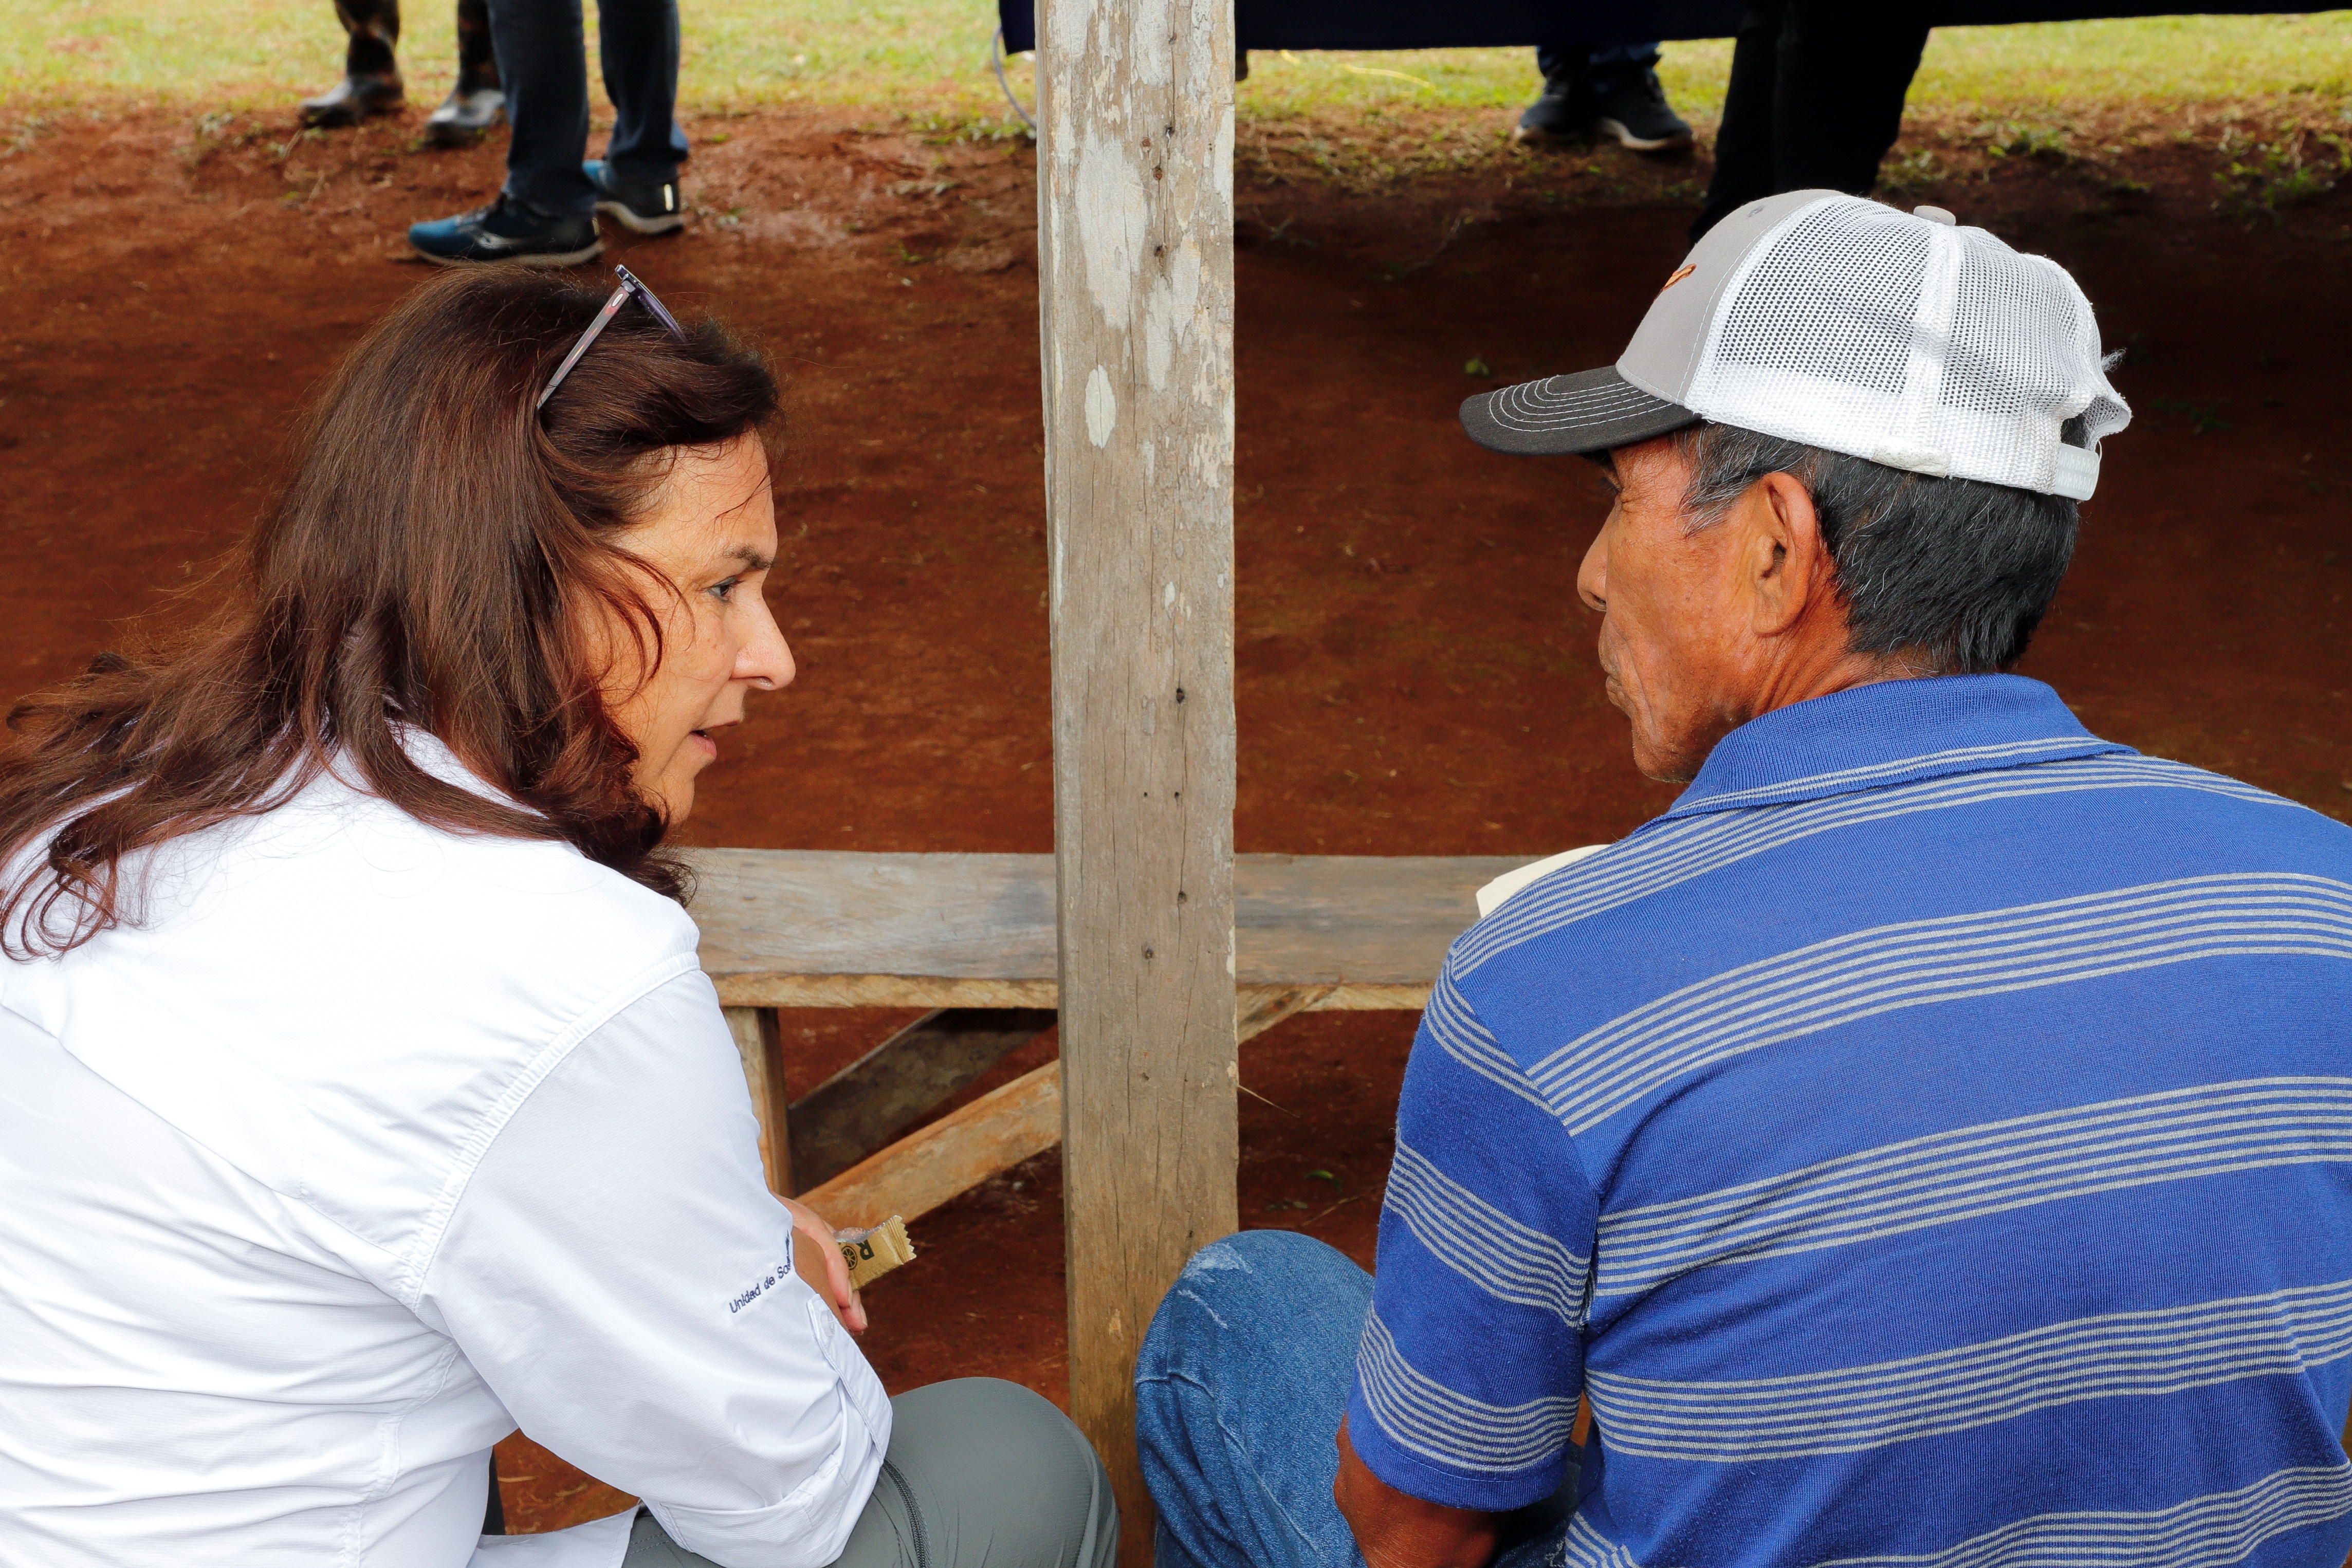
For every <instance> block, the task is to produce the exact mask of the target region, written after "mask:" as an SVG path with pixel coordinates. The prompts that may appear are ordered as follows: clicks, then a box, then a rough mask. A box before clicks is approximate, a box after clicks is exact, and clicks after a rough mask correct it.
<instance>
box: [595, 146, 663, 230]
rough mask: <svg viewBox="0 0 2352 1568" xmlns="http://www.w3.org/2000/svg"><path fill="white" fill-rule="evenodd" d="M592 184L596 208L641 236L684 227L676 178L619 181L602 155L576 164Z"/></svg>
mask: <svg viewBox="0 0 2352 1568" xmlns="http://www.w3.org/2000/svg"><path fill="white" fill-rule="evenodd" d="M580 167H581V169H582V170H583V171H584V172H586V173H587V176H588V183H590V184H592V185H593V186H595V187H596V210H597V211H598V212H600V213H602V214H604V215H605V216H606V217H608V218H610V219H612V220H613V221H614V223H616V224H619V225H621V226H622V227H623V228H625V229H633V230H635V232H636V233H638V234H641V235H666V234H667V233H669V232H670V231H671V230H672V229H681V228H684V227H685V226H686V204H685V203H683V202H681V201H679V200H678V196H677V180H676V179H674V178H673V179H668V180H663V181H660V182H658V183H649V184H644V185H629V184H623V183H621V181H620V179H619V177H618V176H616V175H615V174H614V172H613V166H612V165H611V164H610V163H607V162H604V160H603V159H602V158H591V159H589V160H588V162H585V163H583V164H581V165H580Z"/></svg>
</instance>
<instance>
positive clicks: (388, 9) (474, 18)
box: [335, 0, 499, 92]
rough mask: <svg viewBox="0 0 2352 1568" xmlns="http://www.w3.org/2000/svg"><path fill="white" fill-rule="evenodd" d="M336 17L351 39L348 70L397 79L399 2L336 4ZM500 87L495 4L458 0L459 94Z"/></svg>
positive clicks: (343, 1) (338, 0)
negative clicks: (492, 42)
mask: <svg viewBox="0 0 2352 1568" xmlns="http://www.w3.org/2000/svg"><path fill="white" fill-rule="evenodd" d="M335 18H336V20H338V21H340V22H341V23H342V25H343V32H344V34H345V35H346V36H347V37H349V38H350V40H351V43H350V46H349V47H348V48H347V49H346V50H345V52H344V57H343V69H344V72H345V73H346V74H347V75H351V76H355V77H373V76H397V75H399V74H400V66H399V63H398V61H397V59H396V57H395V56H394V48H395V47H396V46H397V45H398V44H399V42H400V0H335ZM498 85H499V57H498V55H497V53H496V51H494V50H493V49H492V48H491V47H490V0H457V90H458V91H459V92H473V91H475V90H477V89H481V88H486V87H496V86H498Z"/></svg>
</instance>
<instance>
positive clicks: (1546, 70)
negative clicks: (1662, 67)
mask: <svg viewBox="0 0 2352 1568" xmlns="http://www.w3.org/2000/svg"><path fill="white" fill-rule="evenodd" d="M1658 60H1659V54H1658V46H1657V45H1656V44H1654V43H1651V44H1606V45H1603V46H1602V47H1600V48H1597V49H1596V48H1593V47H1591V46H1590V45H1586V44H1577V45H1566V46H1564V45H1559V44H1544V45H1540V46H1538V47H1537V49H1536V69H1538V71H1541V72H1542V73H1543V78H1544V90H1545V91H1547V92H1549V91H1551V90H1552V84H1553V83H1554V82H1556V81H1565V82H1566V83H1568V84H1569V86H1570V91H1575V90H1577V89H1582V90H1583V91H1584V92H1585V93H1586V94H1588V95H1589V96H1590V97H1591V98H1592V99H1594V100H1595V101H1598V100H1600V99H1604V98H1607V97H1609V96H1611V95H1612V93H1617V92H1621V91H1622V90H1623V89H1626V88H1629V87H1633V86H1637V85H1638V84H1639V83H1640V82H1641V79H1642V78H1643V75H1644V74H1646V73H1647V72H1650V71H1653V70H1655V69H1656V68H1657V65H1658Z"/></svg>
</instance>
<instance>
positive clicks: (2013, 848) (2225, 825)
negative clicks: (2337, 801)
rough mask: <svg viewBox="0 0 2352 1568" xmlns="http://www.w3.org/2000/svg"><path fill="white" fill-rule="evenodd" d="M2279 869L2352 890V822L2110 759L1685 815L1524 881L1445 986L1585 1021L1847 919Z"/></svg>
mask: <svg viewBox="0 0 2352 1568" xmlns="http://www.w3.org/2000/svg"><path fill="white" fill-rule="evenodd" d="M1538 863H1541V862H1538ZM2238 873H2257V874H2258V873H2286V874H2289V875H2305V876H2311V877H2315V878H2319V879H2322V880H2327V881H2336V882H2343V883H2347V884H2352V827H2347V825H2346V824H2345V823H2343V822H2341V821H2336V820H2335V819H2334V818H2331V817H2329V816H2326V815H2325V814H2323V813H2321V812H2319V811H2317V810H2313V809H2312V808H2310V807H2308V806H2305V805H2302V804H2299V803H2298V802H2295V801H2294V800H2287V799H2284V797H2281V796H2278V795H2275V794H2273V793H2271V792H2269V791H2266V790H2263V789H2258V788H2256V787H2254V786H2252V785H2250V784H2247V783H2244V782H2242V781H2241V780H2239V779H2231V778H2230V777H2228V776H2227V775H2224V774H2221V773H2216V772H2212V771H2209V770H2207V769H2203V768H2196V767H2193V766H2191V765H2189V764H2187V763H2182V762H2176V761H2170V760H2168V759H2165V758H2152V757H2146V756H2142V755H2139V754H2138V753H2136V752H2127V751H2117V752H2108V753H2104V754H2100V755H2095V756H2085V757H2075V758H2063V759H2060V760H2054V761H2049V762H2042V763H2026V764H2023V765H2021V766H2016V767H2011V768H1995V769H1988V770H1984V771H1980V772H1974V773H1968V774H1962V775H1958V776H1943V777H1937V778H1934V779H1923V780H1917V781H1913V782H1906V783H1901V784H1894V785H1888V786H1883V787H1879V788H1874V789H1859V790H1853V791H1851V792H1848V793H1845V794H1841V795H1835V796H1830V797H1824V798H1815V799H1807V800H1795V801H1775V802H1769V803H1763V804H1752V805H1739V806H1733V807H1729V808H1720V809H1714V810H1687V811H1685V810H1677V811H1670V812H1668V813H1666V814H1665V815H1663V816H1660V817H1657V818H1654V819H1653V820H1652V821H1649V822H1646V823H1644V824H1643V826H1642V827H1641V828H1639V829H1637V830H1636V831H1634V832H1633V833H1631V834H1628V835H1627V836H1626V837H1625V838H1623V839H1622V840H1620V841H1617V842H1615V843H1612V844H1609V845H1607V846H1605V847H1603V848H1601V849H1599V850H1597V851H1594V852H1590V853H1584V854H1579V855H1577V856H1575V857H1574V858H1573V859H1566V860H1564V861H1563V863H1559V864H1558V865H1556V866H1553V867H1551V868H1550V869H1548V870H1545V871H1543V872H1541V873H1539V874H1538V875H1536V876H1534V877H1532V878H1529V879H1528V880H1527V881H1526V882H1525V883H1524V884H1523V885H1520V886H1517V888H1516V889H1513V890H1510V891H1509V892H1508V894H1507V896H1506V897H1505V898H1504V899H1503V901H1502V902H1501V903H1500V904H1496V905H1495V906H1494V907H1492V908H1491V909H1490V910H1489V911H1488V913H1486V915H1483V916H1482V917H1481V918H1480V919H1479V920H1478V921H1477V922H1476V924H1475V925H1472V926H1471V927H1470V928H1469V929H1468V930H1467V931H1465V933H1464V934H1463V935H1462V936H1460V937H1459V938H1458V939H1457V940H1456V941H1455V942H1454V946H1453V947H1452V948H1451V950H1450V951H1449V952H1448V954H1447V956H1446V963H1445V967H1444V981H1445V988H1447V989H1448V990H1450V991H1451V992H1452V993H1453V994H1454V998H1456V1001H1457V1004H1458V1005H1460V1006H1463V1007H1465V1008H1466V1009H1471V1010H1475V1011H1480V1012H1486V1011H1495V1012H1512V1011H1524V1010H1526V1009H1528V1007H1529V1006H1530V1005H1532V1006H1533V1007H1534V1009H1535V1010H1536V1011H1537V1012H1538V1013H1539V1014H1541V1015H1543V1016H1545V1018H1546V1019H1547V1023H1546V1025H1545V1027H1546V1028H1548V1029H1551V1030H1557V1029H1559V1028H1571V1027H1573V1026H1574V1024H1575V1021H1576V1019H1577V1018H1578V1017H1579V1016H1581V1015H1584V1014H1588V1013H1591V1012H1592V1011H1594V1010H1596V1009H1602V1016H1608V1015H1609V1010H1613V1009H1616V1008H1619V1007H1622V1006H1624V1005H1631V1004H1632V1003H1633V1002H1634V1001H1636V1000H1639V999H1640V998H1643V997H1645V996H1655V995H1657V994H1659V993H1661V992H1663V991H1670V990H1672V989H1674V988H1675V987H1677V986H1679V985H1682V984H1685V983H1687V982H1689V981H1690V980H1692V979H1694V978H1696V977H1700V976H1703V975H1706V974H1709V973H1715V972H1720V970H1721V969H1722V968H1724V967H1731V966H1733V965H1735V964H1737V963H1738V962H1740V961H1742V958H1743V956H1755V955H1756V954H1759V953H1761V952H1763V951H1767V950H1781V949H1785V948H1786V947H1789V946H1801V945H1803V943H1804V942H1806V941H1808V940H1820V939H1824V938H1826V937H1829V936H1834V935H1835V934H1836V933H1838V932H1840V931H1853V930H1860V929H1864V928H1869V927H1874V926H1878V925H1889V924H1896V923H1901V922H1904V921H1906V920H1911V919H1917V918H1925V917H1930V916H1933V915H1939V914H1950V913H1959V912H1964V911H1966V910H1969V909H1975V908H1994V907H2002V906H2007V905H2012V904H2026V903H2032V902H2035V901H2037V900H2040V899H2046V898H2055V897H2064V896H2066V895H2068V894H2072V893H2076V892H2083V891H2088V890H2091V889H2093V888H2095V887H2099V886H2103V885H2121V884H2125V883H2157V882H2162V881H2168V880H2174V879H2195V878H2200V877H2209V876H2228V875H2231V874H2238Z"/></svg>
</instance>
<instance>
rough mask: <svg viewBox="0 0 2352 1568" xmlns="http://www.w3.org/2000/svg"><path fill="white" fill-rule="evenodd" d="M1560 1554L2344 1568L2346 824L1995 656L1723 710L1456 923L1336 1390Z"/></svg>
mask: <svg viewBox="0 0 2352 1568" xmlns="http://www.w3.org/2000/svg"><path fill="white" fill-rule="evenodd" d="M1580 1394H1582V1395H1586V1396H1589V1397H1590V1398H1591V1406H1592V1410H1593V1419H1594V1429H1593V1439H1592V1443H1591V1448H1589V1449H1588V1450H1587V1452H1586V1455H1585V1459H1584V1465H1583V1473H1582V1476H1581V1478H1580V1486H1581V1501H1580V1504H1579V1506H1578V1509H1577V1511H1576V1513H1575V1516H1574V1518H1573V1521H1572V1522H1571V1523H1570V1526H1569V1527H1568V1530H1567V1532H1566V1535H1565V1538H1564V1540H1563V1541H1562V1542H1560V1544H1559V1549H1558V1550H1557V1551H1556V1552H1555V1553H1554V1554H1553V1555H1552V1556H1551V1559H1550V1560H1551V1561H1552V1562H1555V1563H1566V1564H1569V1565H1572V1568H1601V1565H1604V1564H1605V1565H1607V1568H1645V1565H1646V1568H1684V1565H1695V1564H1705V1565H1708V1568H1717V1565H1727V1564H1759V1565H1760V1564H1771V1565H1774V1568H1800V1565H1808V1564H1827V1563H1841V1564H1849V1565H1853V1564H1863V1563H1868V1564H1885V1565H1890V1568H1891V1565H1893V1564H1896V1563H1901V1564H1904V1565H1906V1568H2027V1565H2033V1568H2043V1565H2056V1564H2069V1563H2084V1564H2091V1563H2096V1564H2099V1565H2101V1568H2136V1565H2142V1564H2145V1565H2147V1568H2158V1565H2161V1568H2175V1565H2178V1564H2185V1563H2254V1564H2264V1565H2267V1564H2282V1565H2283V1564H2296V1565H2307V1568H2321V1565H2325V1568H2336V1564H2338V1563H2342V1562H2343V1561H2344V1560H2345V1554H2346V1552H2347V1548H2352V1467H2347V1463H2346V1458H2345V1452H2344V1449H2343V1448H2342V1446H2341V1444H2340V1442H2339V1440H2338V1436H2337V1434H2338V1432H2339V1431H2340V1430H2341V1428H2342V1427H2343V1426H2344V1423H2345V1416H2346V1404H2347V1398H2348V1397H2352V830H2347V828H2346V827H2344V826H2343V825H2342V824H2340V823H2337V822H2335V821H2330V820H2329V819H2327V818H2326V817H2323V816H2321V815H2319V814H2318V813H2317V812H2315V811H2312V810H2308V809H2306V808H2305V807H2302V806H2298V805H2295V804H2294V803H2292V802H2289V801H2286V800H2280V799H2278V798H2277V797H2275V796H2273V795H2268V794H2265V793H2264V792H2263V791H2262V790H2259V789H2252V788H2250V787H2249V786H2247V785H2244V784H2241V783H2237V782H2235V781H2234V780H2231V779H2225V778H2221V777H2219V776H2217V775H2215V774H2211V773H2206V772H2202V771H2200V770H2199V769H2197V768H2189V767H2184V766H2182V765H2180V764H2179V763H2174V762H2166V761H2160V760H2158V759H2156V758H2148V757H2143V756H2141V755H2139V754H2138V753H2137V752H2135V751H2133V750H2132V749H2130V748H2129V747H2123V746H2116V745H2114V744H2112V743H2110V742H2107V741H2104V740H2101V739H2099V738H2097V737H2095V736H2093V735H2091V734H2090V733H2088V732H2087V731H2086V730H2084V728H2083V727H2082V726H2081V725H2080V724H2079V723H2077V722H2076V721H2075V719H2074V716H2073V715H2072V714H2071V713H2070V712H2069V711H2068V710H2067V708H2066V707H2065V706H2064V705H2063V703H2061V702H2060V701H2059V700H2058V697H2057V695H2056V694H2055V693H2053V691H2051V689H2050V688H2049V687H2047V686H2045V685H2042V684H2041V683H2039V682H2036V681H2031V680H2025V679H2022V678H2020V677H2016V676H2009V675H1979V676H1958V677H1949V678H1944V679H1934V680H1917V681H1898V682H1890V683H1887V684H1884V685H1870V686H1864V687H1859V688H1857V689H1854V690H1852V691H1846V692H1841V693H1838V694H1837V695H1832V696H1827V697H1822V698H1818V699H1816V700H1814V701H1811V702H1806V703H1801V704H1798V705H1796V706H1791V707H1787V708H1783V709H1780V710H1779V711H1777V712H1774V713H1770V714H1768V715H1766V716H1763V717H1761V718H1759V719H1756V720H1754V721H1752V722H1750V723H1748V724H1747V725H1744V726H1742V727H1740V728H1738V729H1737V730H1735V731H1733V732H1732V733H1731V734H1730V735H1728V736H1727V737H1725V738H1724V739H1723V741H1722V742H1721V743H1720V744H1719V745H1718V746H1717V747H1716V749H1715V751H1714V754H1713V755H1712V756H1711V757H1709V758H1708V759H1707V762H1706V768H1704V769H1703V770H1702V771H1701V772H1700V774H1699V776H1698V778H1697V779H1696V781H1695V782H1694V783H1693V784H1692V785H1691V787H1690V789H1688V791H1687V792H1685V794H1684V795H1683V797H1682V798H1681V800H1678V801H1677V802H1676V803H1675V807H1674V809H1673V810H1670V811H1668V812H1666V814H1665V815H1664V816H1662V817H1660V818H1658V819H1656V820H1655V821H1652V822H1649V823H1647V824H1646V825H1644V826H1643V828H1642V829H1641V830H1640V831H1637V832H1635V833H1633V834H1632V835H1631V836H1630V837H1628V838H1626V839H1624V840H1623V841H1621V842H1619V843H1617V844H1614V845H1612V846H1611V847H1610V848H1609V849H1608V850H1606V851H1604V852H1601V853H1599V854H1596V855H1592V856H1589V857H1587V858H1586V859H1584V860H1581V861H1580V862H1575V863H1572V864H1570V865H1568V866H1565V867H1563V868H1561V869H1560V870H1559V871H1557V872H1555V873H1551V874H1549V875H1548V876H1546V877H1544V878H1543V879H1541V880H1540V881H1538V882H1537V883H1533V884H1532V885H1530V886H1529V887H1528V888H1527V889H1526V890H1524V891H1522V892H1521V893H1519V894H1517V896H1516V897H1514V898H1512V899H1511V900H1510V901H1509V902H1508V903H1507V904H1504V905H1503V906H1502V907H1501V908H1499V909H1497V910H1496V912H1495V913H1494V914H1493V915H1490V916H1488V917H1487V918H1486V919H1484V920H1482V921H1480V922H1479V923H1478V924H1477V925H1475V926H1473V927H1472V928H1471V929H1470V930H1469V931H1468V932H1467V933H1466V934H1465V935H1464V936H1462V938H1461V939H1460V940H1459V941H1457V942H1456V943H1455V944H1454V948H1453V950H1452V952H1451V953H1450V954H1449V955H1448V956H1447V959H1446V962H1445V966H1444V973H1443V975H1442V977H1440V978H1439V980H1438V982H1437V985H1436V988H1435V992H1434V995H1433V998H1432V999H1431V1002H1430V1006H1429V1009H1428V1011H1427V1013H1426V1014H1425V1015H1424V1016H1423V1020H1422V1026H1421V1032H1420V1037H1419V1039H1418V1040H1417V1041H1416V1043H1415V1045H1414V1048H1413V1052H1412V1062H1411V1065H1410V1067H1409V1068H1408V1070H1407V1072H1406V1076H1405V1085H1404V1092H1403V1100H1402V1105H1401V1107H1400V1109H1399V1114H1398V1122H1397V1150H1396V1163H1395V1166H1394V1167H1393V1169H1392V1170H1391V1174H1390V1177H1389V1185H1388V1192H1387V1197H1386V1205H1385V1209H1384V1212H1383V1213H1382V1215H1381V1233H1380V1269H1379V1278H1378V1281H1377V1285H1376V1288H1375V1291H1374V1297H1373V1308H1372V1312H1371V1315H1370V1319H1369V1320H1368V1321H1367V1322H1366V1324H1365V1328H1364V1338H1363V1345H1362V1349H1361V1351H1360V1355H1359V1358H1358V1364H1357V1379H1356V1385H1355V1388H1354V1391H1353V1395H1352V1397H1351V1399H1350V1404H1349V1430H1350V1436H1351V1437H1352V1440H1353V1442H1354V1444H1355V1447H1356V1448H1357V1450H1358V1451H1359V1453H1360V1454H1361V1456H1362V1457H1363V1458H1364V1460H1365V1462H1366V1463H1367V1464H1368V1465H1370V1468H1371V1469H1372V1470H1373V1472H1374V1473H1375V1474H1377V1475H1379V1476H1380V1477H1381V1479H1383V1480H1385V1481H1387V1482H1388V1483H1389V1484H1390V1485H1391V1486H1393V1487H1396V1488H1398V1489H1400V1490H1403V1491H1406V1492H1409V1493H1412V1494H1413V1495H1414V1496H1417V1497H1421V1498H1425V1499H1428V1500H1433V1501H1438V1502H1444V1503H1449V1504H1453V1505H1455V1506H1459V1507H1467V1508H1478V1509H1489V1510H1506V1509H1511V1508H1516V1507H1518V1506H1521V1505H1524V1504H1527V1503H1529V1502H1533V1501H1536V1500H1541V1499H1543V1498H1545V1497H1547V1496H1548V1495H1549V1494H1550V1493H1551V1492H1553V1491H1554V1490H1555V1489H1556V1488H1558V1486H1559V1484H1560V1481H1561V1479H1562V1477H1563V1473H1564V1465H1565V1463H1566V1459H1567V1450H1568V1448H1569V1444H1570V1433H1571V1430H1572V1428H1573V1426H1574V1423H1575V1421H1576V1416H1577V1400H1578V1396H1579V1395H1580Z"/></svg>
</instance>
